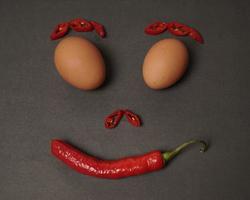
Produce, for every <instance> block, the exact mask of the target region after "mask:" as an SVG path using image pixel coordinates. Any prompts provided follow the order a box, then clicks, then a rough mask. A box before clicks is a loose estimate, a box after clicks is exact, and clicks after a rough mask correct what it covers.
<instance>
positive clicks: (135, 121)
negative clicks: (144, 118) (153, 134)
mask: <svg viewBox="0 0 250 200" xmlns="http://www.w3.org/2000/svg"><path fill="white" fill-rule="evenodd" d="M124 113H125V116H126V118H127V120H128V121H129V122H130V124H132V125H133V126H136V127H138V126H141V120H140V117H139V116H138V115H136V114H135V113H133V112H131V111H130V110H125V111H124Z"/></svg>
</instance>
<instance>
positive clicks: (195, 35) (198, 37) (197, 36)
mask: <svg viewBox="0 0 250 200" xmlns="http://www.w3.org/2000/svg"><path fill="white" fill-rule="evenodd" d="M188 36H189V37H191V38H193V39H194V40H196V41H197V42H199V43H201V44H203V43H204V39H203V37H202V35H201V34H200V33H199V32H198V31H197V30H196V29H194V28H190V33H189V34H188Z"/></svg>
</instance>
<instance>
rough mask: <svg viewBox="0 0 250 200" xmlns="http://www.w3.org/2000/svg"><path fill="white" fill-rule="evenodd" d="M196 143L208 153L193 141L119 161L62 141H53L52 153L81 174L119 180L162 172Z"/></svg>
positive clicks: (205, 146)
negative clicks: (85, 151) (92, 153)
mask: <svg viewBox="0 0 250 200" xmlns="http://www.w3.org/2000/svg"><path fill="white" fill-rule="evenodd" d="M194 143H201V144H202V148H201V150H200V151H201V152H204V151H206V149H207V144H206V143H205V142H203V141H199V140H191V141H189V142H186V143H184V144H182V145H180V146H179V147H177V148H176V149H174V150H173V151H167V152H165V153H161V152H160V151H152V152H149V153H147V154H144V155H140V156H132V157H126V158H122V159H118V160H101V159H98V158H95V157H93V156H90V155H88V154H86V153H83V152H81V151H79V150H78V149H76V148H74V147H72V146H71V145H69V144H67V143H65V142H63V141H61V140H52V142H51V152H52V154H53V155H54V156H55V157H57V158H58V159H60V160H61V161H63V162H64V163H65V164H66V165H68V166H69V167H71V168H72V169H74V170H76V171H77V172H79V173H81V174H85V175H89V176H95V177H99V178H107V179H119V178H125V177H129V176H136V175H141V174H146V173H149V172H153V171H157V170H160V169H162V168H163V167H164V165H165V164H166V163H167V162H168V161H170V160H171V159H172V158H174V157H175V156H176V155H177V154H179V153H180V152H181V151H182V150H183V149H184V148H185V147H187V146H189V145H190V144H194Z"/></svg>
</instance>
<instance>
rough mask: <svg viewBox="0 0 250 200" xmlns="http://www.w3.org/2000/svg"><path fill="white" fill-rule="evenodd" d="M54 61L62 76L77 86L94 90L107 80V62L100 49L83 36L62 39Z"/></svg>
mask: <svg viewBox="0 0 250 200" xmlns="http://www.w3.org/2000/svg"><path fill="white" fill-rule="evenodd" d="M54 61H55V66H56V69H57V71H58V72H59V74H60V75H61V76H62V78H63V79H64V80H65V81H67V82H68V83H69V84H71V85H72V86H74V87H76V88H79V89H82V90H93V89H96V88H98V87H99V86H100V85H101V84H102V83H103V82H104V80H105V75H106V72H105V71H106V70H105V63H104V60H103V57H102V55H101V53H100V51H99V50H98V49H97V48H96V46H95V45H94V44H92V43H91V42H90V41H88V40H87V39H84V38H82V37H67V38H65V39H63V40H61V42H60V43H59V44H58V45H57V47H56V49H55V57H54Z"/></svg>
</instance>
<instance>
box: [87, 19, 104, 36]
mask: <svg viewBox="0 0 250 200" xmlns="http://www.w3.org/2000/svg"><path fill="white" fill-rule="evenodd" d="M90 23H91V24H92V26H93V27H94V29H95V31H96V33H97V34H98V35H99V36H101V37H102V38H104V37H105V36H106V31H105V28H104V26H103V25H102V24H100V23H97V22H95V21H90Z"/></svg>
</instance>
